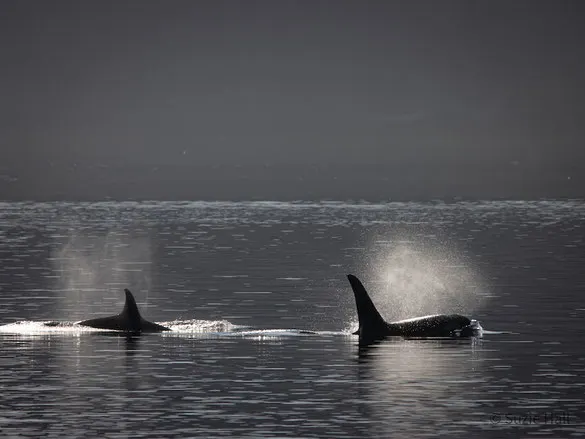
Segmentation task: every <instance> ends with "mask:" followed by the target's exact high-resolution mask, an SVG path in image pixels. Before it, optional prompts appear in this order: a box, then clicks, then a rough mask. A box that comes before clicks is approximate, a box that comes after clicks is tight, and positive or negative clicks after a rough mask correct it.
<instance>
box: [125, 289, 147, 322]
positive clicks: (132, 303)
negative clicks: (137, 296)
mask: <svg viewBox="0 0 585 439" xmlns="http://www.w3.org/2000/svg"><path fill="white" fill-rule="evenodd" d="M124 293H126V303H125V304H124V309H123V310H122V313H121V314H120V316H121V317H123V318H124V319H126V321H127V322H128V325H129V326H130V327H131V328H132V329H136V330H139V329H140V327H141V325H140V322H141V320H142V317H141V316H140V312H139V311H138V306H137V305H136V300H134V296H133V295H132V293H131V292H130V290H129V289H127V288H126V289H124Z"/></svg>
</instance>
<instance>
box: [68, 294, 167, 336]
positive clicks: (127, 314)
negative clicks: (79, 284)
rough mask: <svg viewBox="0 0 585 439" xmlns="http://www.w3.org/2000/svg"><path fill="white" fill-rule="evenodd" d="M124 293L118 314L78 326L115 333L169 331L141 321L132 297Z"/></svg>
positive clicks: (87, 321)
mask: <svg viewBox="0 0 585 439" xmlns="http://www.w3.org/2000/svg"><path fill="white" fill-rule="evenodd" d="M124 293H126V303H125V304H124V309H123V310H122V312H121V313H120V314H117V315H115V316H110V317H100V318H97V319H90V320H83V321H82V322H79V323H78V324H79V325H82V326H90V327H92V328H98V329H115V330H117V331H124V332H132V333H140V332H162V331H170V329H169V328H166V327H164V326H161V325H157V324H156V323H152V322H149V321H147V320H145V319H143V318H142V316H141V315H140V312H139V311H138V306H136V300H134V296H133V295H132V293H131V292H130V290H128V289H125V290H124Z"/></svg>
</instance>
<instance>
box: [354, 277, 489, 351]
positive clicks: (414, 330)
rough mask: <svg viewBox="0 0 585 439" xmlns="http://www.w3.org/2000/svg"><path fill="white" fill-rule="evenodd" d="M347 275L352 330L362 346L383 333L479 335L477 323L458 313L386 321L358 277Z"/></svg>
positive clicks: (407, 335)
mask: <svg viewBox="0 0 585 439" xmlns="http://www.w3.org/2000/svg"><path fill="white" fill-rule="evenodd" d="M347 278H348V280H349V283H350V284H351V288H352V289H353V294H354V295H355V304H356V307H357V313H358V319H359V329H358V330H357V332H355V334H357V335H359V336H360V340H359V344H360V345H362V346H365V345H369V344H372V343H374V342H376V341H378V340H382V339H383V338H385V337H392V336H399V337H455V336H460V337H471V336H474V335H479V334H480V331H481V327H480V326H479V325H478V324H477V322H475V321H474V322H472V321H471V320H470V319H468V318H467V317H465V316H462V315H459V314H449V315H444V314H439V315H433V316H426V317H418V318H414V319H408V320H401V321H399V322H393V323H388V322H386V321H385V320H384V319H383V318H382V316H381V315H380V313H379V312H378V310H377V309H376V307H375V306H374V303H373V302H372V299H370V296H369V295H368V292H367V291H366V289H365V288H364V286H363V285H362V283H361V282H360V280H359V279H358V278H357V277H355V276H353V275H351V274H348V275H347Z"/></svg>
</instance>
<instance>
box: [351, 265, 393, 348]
mask: <svg viewBox="0 0 585 439" xmlns="http://www.w3.org/2000/svg"><path fill="white" fill-rule="evenodd" d="M347 279H348V280H349V283H350V284H351V289H352V290H353V294H354V296H355V304H356V307H357V313H358V320H359V329H358V331H357V333H358V334H359V335H360V337H366V338H370V337H377V336H381V335H383V334H386V333H387V332H388V323H386V321H385V320H384V319H383V318H382V316H381V315H380V313H379V312H378V310H377V309H376V307H375V306H374V303H373V302H372V299H370V296H369V295H368V292H367V291H366V289H365V288H364V286H363V285H362V283H361V282H360V280H359V279H358V278H357V277H355V276H354V275H352V274H348V275H347Z"/></svg>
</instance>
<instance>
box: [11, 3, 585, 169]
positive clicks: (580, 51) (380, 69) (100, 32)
mask: <svg viewBox="0 0 585 439" xmlns="http://www.w3.org/2000/svg"><path fill="white" fill-rule="evenodd" d="M584 23H585V2H581V1H563V0H551V1H538V0H534V1H531V0H528V1H507V0H506V1H487V0H486V1H435V0H431V1H413V0H404V1H391V0H387V1H382V0H380V1H373V2H366V1H357V0H356V1H310V0H307V1H285V0H282V1H217V0H213V1H195V0H193V1H137V0H136V1H120V0H114V1H109V0H108V1H104V0H99V1H98V0H95V1H82V0H74V1H59V0H52V1H44V0H42V1H30V0H2V2H1V3H0V45H1V60H2V61H1V63H2V64H1V66H2V69H1V71H0V74H1V75H2V76H1V81H0V96H1V98H0V99H1V100H0V111H1V114H0V116H1V119H0V128H1V132H0V142H1V150H0V151H1V152H0V163H2V164H3V165H4V166H5V167H6V166H10V165H11V164H18V165H22V163H26V162H27V161H31V160H33V161H35V162H43V161H47V162H51V161H52V162H55V161H56V162H59V161H79V162H87V161H89V162H91V161H99V162H104V163H111V162H116V161H120V162H122V161H123V162H126V163H129V164H175V163H177V164H180V163H188V164H238V163H241V164H246V163H298V164H305V163H351V162H354V161H357V162H359V163H378V164H380V163H382V164H383V163H392V164H394V165H396V164H397V163H398V164H400V163H402V162H404V163H411V162H413V161H418V162H425V163H428V164H430V165H432V164H434V163H436V164H437V166H438V165H439V164H440V163H444V162H447V163H477V162H483V161H487V162H494V163H500V162H502V163H509V162H514V161H520V162H522V161H531V162H537V163H542V164H543V166H554V164H555V163H557V162H558V161H565V162H575V161H578V160H581V161H583V160H584V158H585V154H584V141H585V128H584V127H585V110H584V108H585V82H584V79H583V78H585V46H584V43H585V39H584V36H585V25H584Z"/></svg>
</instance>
